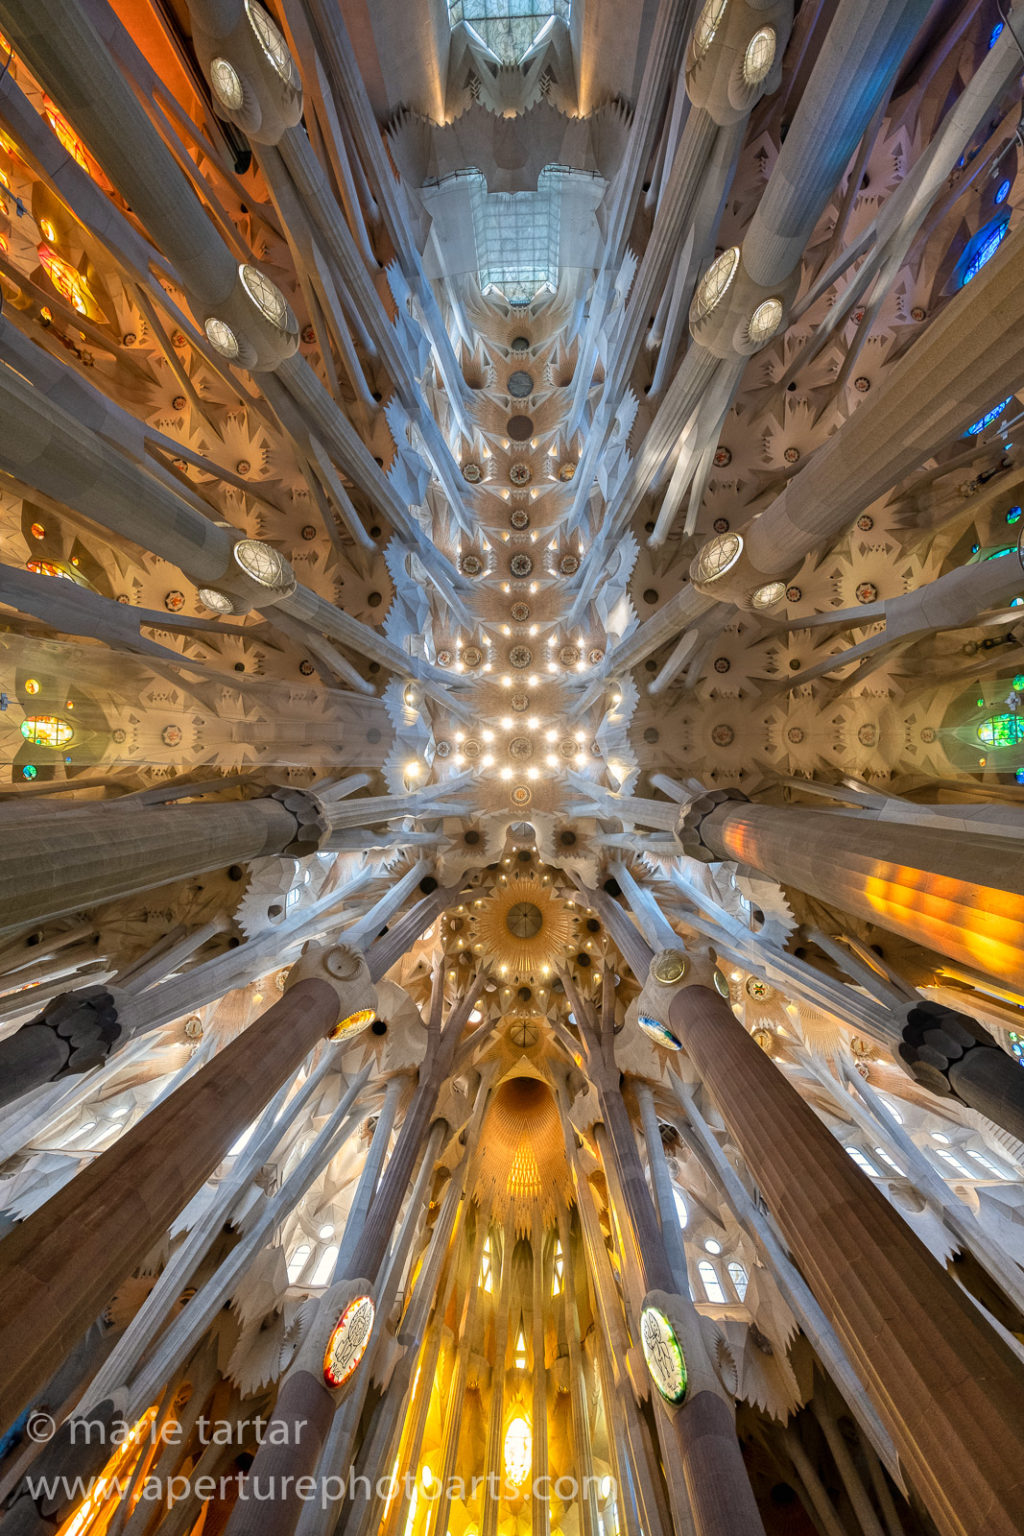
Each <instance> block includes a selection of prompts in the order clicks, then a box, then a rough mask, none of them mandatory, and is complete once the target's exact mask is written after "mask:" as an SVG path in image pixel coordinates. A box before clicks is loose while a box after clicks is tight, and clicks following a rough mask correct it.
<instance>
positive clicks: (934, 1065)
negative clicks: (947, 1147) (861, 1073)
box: [897, 1002, 1009, 1104]
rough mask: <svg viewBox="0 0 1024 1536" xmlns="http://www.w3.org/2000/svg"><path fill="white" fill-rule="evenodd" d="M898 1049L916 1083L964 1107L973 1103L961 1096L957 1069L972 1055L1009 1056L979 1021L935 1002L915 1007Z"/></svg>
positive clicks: (923, 1003) (911, 1009) (919, 1004)
mask: <svg viewBox="0 0 1024 1536" xmlns="http://www.w3.org/2000/svg"><path fill="white" fill-rule="evenodd" d="M897 1049H898V1054H899V1056H900V1059H901V1060H902V1061H903V1062H904V1063H905V1065H906V1066H907V1067H909V1069H910V1072H911V1075H912V1076H913V1078H914V1080H915V1082H918V1083H920V1084H921V1086H922V1087H923V1088H928V1089H930V1090H931V1092H932V1093H937V1094H940V1095H942V1096H944V1097H946V1098H954V1099H958V1100H959V1101H960V1103H961V1104H966V1103H968V1102H969V1101H968V1100H966V1099H964V1098H963V1097H962V1096H961V1095H960V1094H959V1093H958V1092H957V1089H956V1087H955V1086H954V1083H953V1081H952V1079H951V1077H950V1073H951V1072H952V1071H953V1069H954V1068H955V1067H956V1066H958V1065H959V1064H960V1063H961V1062H962V1061H963V1060H964V1057H965V1056H967V1054H968V1053H969V1052H975V1051H979V1050H981V1051H997V1052H998V1053H999V1055H1000V1056H1003V1055H1005V1054H1006V1053H1005V1052H1004V1051H1002V1050H1000V1048H999V1046H998V1045H997V1044H996V1042H995V1040H994V1039H993V1038H992V1036H991V1035H990V1034H989V1032H988V1030H987V1029H986V1028H985V1026H984V1025H983V1024H979V1023H978V1021H977V1019H972V1018H971V1017H970V1015H969V1014H966V1013H960V1012H959V1011H958V1010H957V1009H955V1008H949V1007H947V1006H946V1005H945V1004H944V1003H933V1002H920V1003H915V1004H914V1005H913V1007H911V1008H910V1010H909V1011H908V1013H907V1017H906V1022H905V1023H904V1025H903V1030H902V1036H901V1040H900V1044H899V1046H898V1048H897ZM1007 1059H1008V1060H1009V1058H1007Z"/></svg>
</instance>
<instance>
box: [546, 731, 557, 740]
mask: <svg viewBox="0 0 1024 1536" xmlns="http://www.w3.org/2000/svg"><path fill="white" fill-rule="evenodd" d="M544 740H545V741H557V740H558V732H557V731H545V732H544Z"/></svg>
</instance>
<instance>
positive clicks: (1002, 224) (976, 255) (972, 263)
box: [959, 216, 1010, 288]
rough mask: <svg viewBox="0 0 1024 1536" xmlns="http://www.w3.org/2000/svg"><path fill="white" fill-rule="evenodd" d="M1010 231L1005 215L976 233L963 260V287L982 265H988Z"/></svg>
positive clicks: (960, 280)
mask: <svg viewBox="0 0 1024 1536" xmlns="http://www.w3.org/2000/svg"><path fill="white" fill-rule="evenodd" d="M1009 233H1010V226H1009V224H1008V223H1007V220H1006V218H1005V216H1003V217H1002V218H1000V219H999V220H998V221H997V222H996V223H994V224H988V225H986V226H985V228H984V229H982V230H980V231H979V232H978V234H976V235H975V237H974V239H973V240H972V241H971V243H970V245H969V246H968V247H967V250H966V251H965V252H964V257H963V258H962V260H961V265H960V269H959V271H960V279H959V286H960V287H961V288H966V286H967V284H968V283H970V282H972V281H973V280H974V278H976V277H977V275H978V273H979V272H980V271H981V269H982V267H984V266H987V265H988V263H989V262H990V261H991V260H992V257H993V256H994V255H995V253H996V251H998V249H999V247H1000V246H1001V245H1002V243H1003V241H1004V240H1005V239H1006V237H1007V235H1008V234H1009Z"/></svg>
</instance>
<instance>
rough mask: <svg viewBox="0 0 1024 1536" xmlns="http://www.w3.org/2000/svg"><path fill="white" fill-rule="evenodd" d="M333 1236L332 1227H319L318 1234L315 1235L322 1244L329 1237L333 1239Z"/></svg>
mask: <svg viewBox="0 0 1024 1536" xmlns="http://www.w3.org/2000/svg"><path fill="white" fill-rule="evenodd" d="M333 1236H334V1228H333V1227H332V1226H326V1227H321V1228H320V1230H319V1232H318V1233H317V1237H318V1238H319V1239H320V1241H321V1242H322V1243H326V1241H327V1239H328V1238H329V1237H333Z"/></svg>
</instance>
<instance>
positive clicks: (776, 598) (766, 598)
mask: <svg viewBox="0 0 1024 1536" xmlns="http://www.w3.org/2000/svg"><path fill="white" fill-rule="evenodd" d="M785 595H786V587H785V583H784V582H781V581H769V582H766V583H765V585H764V586H763V587H758V589H757V591H756V592H755V593H754V595H753V597H752V598H751V599H750V606H751V608H755V609H756V610H757V611H758V613H764V612H765V611H766V609H768V608H774V607H775V604H776V603H781V602H782V599H783V598H784V597H785Z"/></svg>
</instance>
